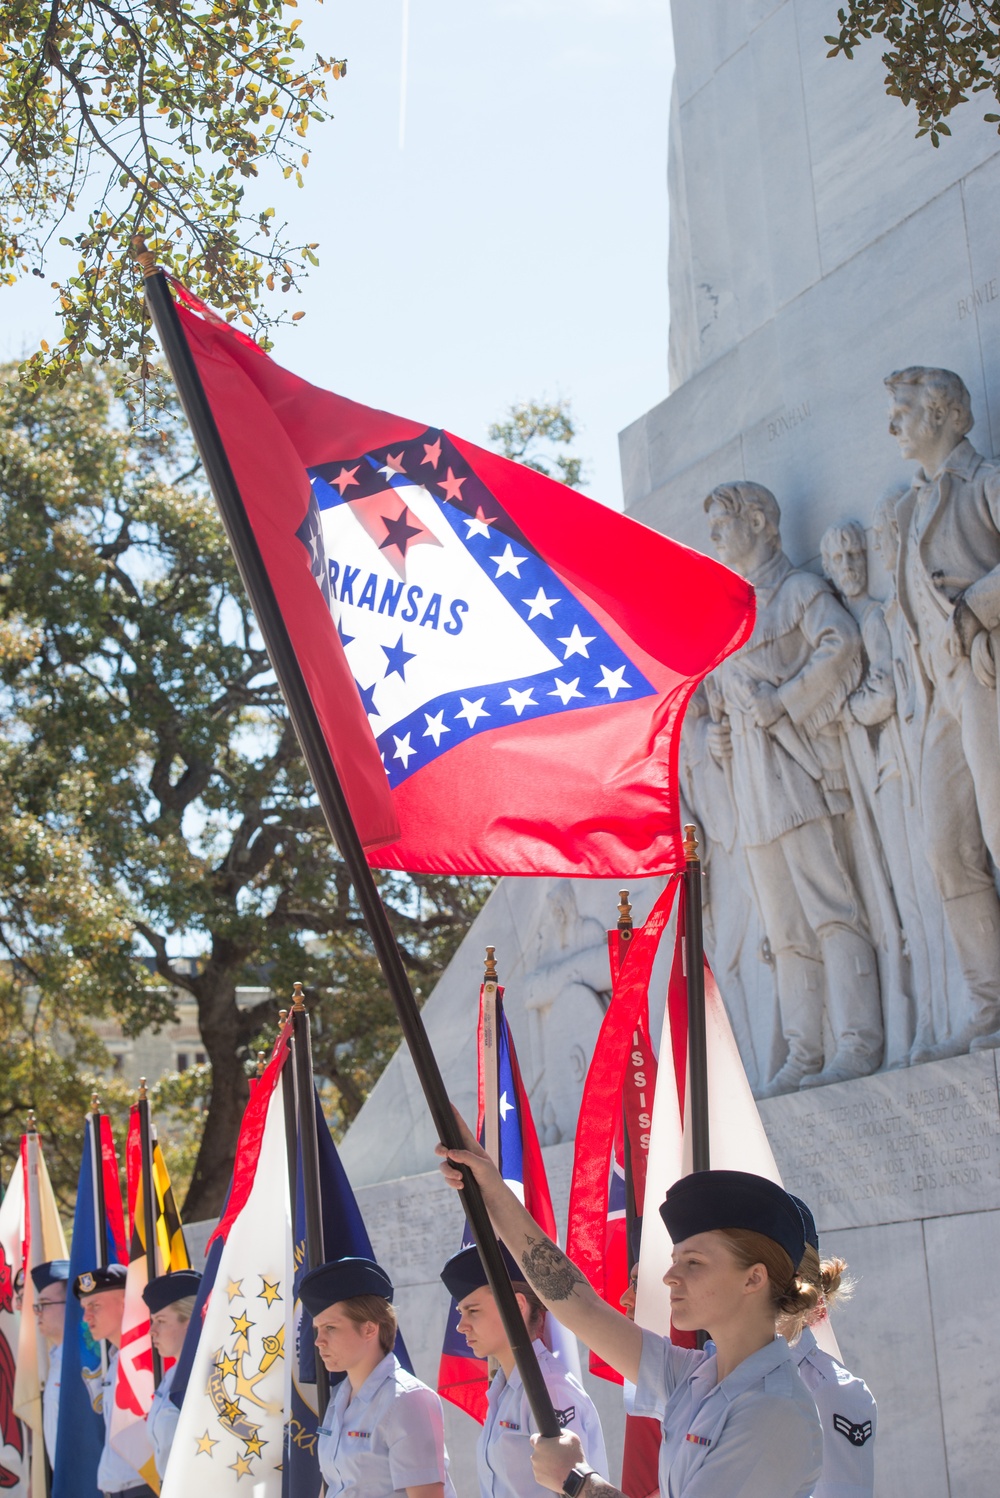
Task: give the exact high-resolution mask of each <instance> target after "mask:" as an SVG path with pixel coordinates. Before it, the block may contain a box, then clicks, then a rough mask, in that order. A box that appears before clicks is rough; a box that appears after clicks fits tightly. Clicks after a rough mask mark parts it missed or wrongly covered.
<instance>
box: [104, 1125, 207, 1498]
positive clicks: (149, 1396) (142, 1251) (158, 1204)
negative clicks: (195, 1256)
mask: <svg viewBox="0 0 1000 1498" xmlns="http://www.w3.org/2000/svg"><path fill="white" fill-rule="evenodd" d="M139 1109H140V1105H139V1104H133V1106H132V1109H131V1112H130V1115H129V1128H128V1135H127V1138H126V1142H125V1167H126V1181H127V1188H128V1212H129V1244H130V1249H129V1264H128V1276H127V1278H126V1281H125V1313H124V1316H123V1318H122V1340H121V1346H120V1348H119V1350H118V1378H117V1380H116V1382H115V1408H114V1411H113V1412H112V1416H111V1444H112V1446H113V1447H114V1449H115V1450H116V1451H117V1452H118V1454H119V1456H122V1457H124V1458H125V1460H126V1461H127V1462H128V1464H129V1466H130V1467H132V1468H134V1470H135V1471H136V1472H138V1473H139V1474H140V1476H141V1477H142V1478H143V1480H144V1481H145V1482H147V1483H148V1484H149V1486H150V1487H151V1488H153V1489H154V1491H155V1492H157V1493H158V1492H159V1491H160V1479H159V1476H158V1474H157V1471H156V1461H155V1459H154V1456H153V1445H152V1442H151V1441H150V1439H149V1435H148V1433H147V1428H146V1416H147V1415H148V1413H149V1410H150V1406H151V1405H152V1403H153V1394H154V1393H155V1389H154V1379H153V1344H152V1341H151V1340H150V1320H149V1307H148V1306H147V1305H146V1302H145V1301H144V1300H143V1298H142V1292H143V1290H144V1289H145V1288H146V1286H147V1284H148V1283H149V1273H148V1256H147V1251H146V1203H145V1183H144V1181H143V1168H142V1129H141V1124H140V1117H139ZM149 1173H150V1175H151V1177H152V1183H153V1197H154V1200H153V1234H154V1242H155V1245H156V1272H157V1274H169V1273H172V1272H173V1271H174V1270H177V1269H190V1267H191V1261H190V1260H189V1258H188V1253H187V1245H186V1244H185V1242H184V1231H183V1228H182V1226H181V1219H180V1214H179V1212H178V1210H177V1205H176V1203H175V1201H174V1193H173V1189H172V1187H171V1185H170V1176H169V1174H168V1172H167V1167H166V1162H165V1160H164V1158H163V1154H162V1151H161V1150H160V1146H159V1144H157V1143H154V1144H153V1146H152V1149H151V1159H150V1162H149Z"/></svg>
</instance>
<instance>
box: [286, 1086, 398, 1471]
mask: <svg viewBox="0 0 1000 1498" xmlns="http://www.w3.org/2000/svg"><path fill="white" fill-rule="evenodd" d="M314 1104H315V1108H316V1137H317V1142H318V1145H319V1149H318V1154H319V1184H320V1199H321V1202H322V1210H323V1254H324V1257H325V1259H326V1260H327V1262H329V1261H330V1260H331V1259H344V1258H358V1259H373V1258H374V1257H375V1255H374V1253H373V1252H372V1245H371V1239H370V1238H369V1236H368V1229H367V1228H366V1227H365V1224H364V1219H363V1218H362V1216H361V1211H360V1208H359V1207H358V1204H357V1202H356V1201H355V1199H354V1192H353V1191H352V1190H351V1183H350V1181H349V1180H348V1179H347V1172H346V1171H345V1170H344V1167H343V1165H342V1164H341V1163H340V1156H339V1155H338V1154H337V1146H336V1145H335V1144H334V1142H333V1139H332V1138H331V1137H330V1130H329V1128H328V1127H327V1122H326V1119H325V1118H324V1117H323V1110H322V1108H321V1107H320V1102H319V1097H318V1096H316V1095H315V1094H314ZM294 1261H295V1296H296V1338H295V1341H296V1349H295V1356H294V1357H293V1359H292V1408H291V1413H290V1418H289V1420H288V1424H287V1426H286V1427H285V1438H286V1439H285V1447H286V1449H285V1462H284V1467H283V1469H282V1488H281V1490H282V1494H283V1495H284V1498H291V1495H292V1494H294V1495H295V1498H319V1491H320V1487H321V1485H322V1481H323V1478H322V1475H321V1473H320V1470H319V1460H318V1457H317V1455H316V1427H317V1426H318V1424H319V1418H318V1414H317V1409H316V1404H317V1400H316V1372H315V1367H316V1365H315V1350H314V1347H315V1339H314V1337H313V1326H312V1317H311V1316H310V1315H309V1313H308V1312H307V1311H305V1310H304V1309H302V1307H300V1306H299V1305H298V1293H299V1284H300V1282H301V1280H302V1278H303V1275H304V1274H305V1272H306V1218H305V1202H304V1192H303V1182H302V1149H301V1140H300V1142H299V1148H298V1170H297V1174H296V1184H295V1243H294ZM395 1352H396V1356H397V1358H398V1359H399V1361H400V1362H401V1363H402V1365H403V1367H404V1368H405V1369H407V1371H408V1372H410V1373H412V1372H413V1365H412V1363H411V1362H410V1357H409V1354H408V1353H407V1351H406V1346H405V1344H404V1342H403V1338H402V1335H401V1334H397V1337H396V1347H395ZM344 1377H345V1375H344V1374H343V1373H331V1374H330V1375H329V1378H330V1384H331V1387H332V1386H333V1385H335V1384H337V1383H339V1382H340V1380H341V1379H342V1378H344Z"/></svg>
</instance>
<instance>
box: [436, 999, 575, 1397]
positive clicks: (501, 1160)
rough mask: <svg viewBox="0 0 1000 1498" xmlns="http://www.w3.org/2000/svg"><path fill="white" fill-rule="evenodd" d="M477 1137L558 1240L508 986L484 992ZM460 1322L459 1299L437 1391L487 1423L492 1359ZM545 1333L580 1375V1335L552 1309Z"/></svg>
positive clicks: (468, 1240)
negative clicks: (506, 1008) (474, 1349)
mask: <svg viewBox="0 0 1000 1498" xmlns="http://www.w3.org/2000/svg"><path fill="white" fill-rule="evenodd" d="M487 987H489V988H490V992H489V993H487ZM494 996H495V1007H494V1006H493V1002H492V1001H493V999H494ZM491 1073H492V1075H491ZM477 1137H478V1138H479V1140H480V1142H481V1143H482V1144H483V1145H484V1146H485V1147H486V1148H487V1149H489V1150H490V1152H491V1153H493V1152H494V1151H495V1153H496V1161H497V1165H498V1166H499V1168H500V1173H501V1175H502V1176H503V1178H504V1180H505V1181H506V1182H507V1185H508V1186H510V1187H511V1189H512V1190H513V1191H514V1192H516V1194H517V1195H518V1196H519V1197H520V1199H521V1201H523V1203H524V1205H525V1206H526V1207H527V1209H528V1211H529V1212H530V1213H531V1215H532V1217H533V1218H534V1219H535V1221H536V1222H537V1223H538V1225H539V1227H540V1228H541V1229H542V1231H543V1232H545V1233H547V1234H548V1235H549V1237H550V1238H552V1240H553V1241H555V1240H556V1219H555V1213H554V1212H553V1210H552V1198H551V1196H550V1195H549V1183H548V1180H547V1178H546V1175H545V1164H544V1161H543V1160H542V1150H541V1146H540V1145H539V1143H538V1135H537V1133H536V1132H535V1123H534V1119H533V1118H532V1116H531V1107H530V1105H529V1103H528V1094H527V1092H526V1091H525V1087H524V1081H523V1079H522V1077H521V1068H520V1066H519V1064H518V1060H517V1052H516V1051H515V1049H514V1038H513V1036H512V1035H511V1032H510V1025H509V1023H508V1021H507V1016H506V1015H505V1014H504V1012H503V989H502V988H500V987H497V986H495V985H485V984H484V985H483V988H482V989H481V991H480V999H479V1119H478V1126H477ZM491 1146H492V1148H491ZM472 1241H473V1240H472V1237H471V1236H470V1235H469V1233H468V1231H466V1234H465V1236H464V1237H463V1239H462V1242H461V1244H460V1247H461V1248H469V1247H471V1245H472ZM458 1322H459V1313H458V1307H457V1305H456V1304H455V1301H454V1300H452V1302H451V1305H450V1306H449V1308H448V1322H447V1326H446V1328H445V1334H444V1345H443V1347H442V1349H441V1362H440V1364H439V1366H438V1393H439V1394H440V1395H441V1396H442V1397H443V1398H444V1399H450V1400H451V1402H452V1404H457V1405H458V1406H459V1407H460V1408H461V1409H463V1410H465V1411H466V1412H467V1413H468V1414H470V1415H472V1416H473V1418H474V1419H476V1420H478V1421H479V1422H480V1424H482V1423H483V1421H484V1420H485V1419H486V1389H487V1385H488V1379H489V1373H488V1367H487V1363H486V1360H485V1359H484V1358H477V1357H474V1356H473V1354H472V1353H471V1352H470V1350H469V1344H468V1343H467V1342H466V1340H465V1338H464V1337H463V1336H462V1335H461V1333H460V1332H459V1330H458ZM544 1338H545V1342H546V1344H547V1345H548V1347H549V1349H550V1351H552V1352H553V1353H555V1355H556V1356H557V1357H559V1358H561V1359H562V1361H563V1362H564V1363H565V1364H566V1366H567V1367H568V1368H569V1370H570V1372H571V1373H575V1374H576V1375H577V1377H579V1376H580V1360H579V1351H578V1348H577V1343H576V1338H575V1337H572V1336H571V1335H570V1334H569V1333H568V1332H567V1331H566V1330H565V1328H563V1327H561V1326H560V1325H559V1323H558V1322H557V1321H555V1320H554V1318H553V1317H551V1316H547V1317H546V1321H545V1333H544Z"/></svg>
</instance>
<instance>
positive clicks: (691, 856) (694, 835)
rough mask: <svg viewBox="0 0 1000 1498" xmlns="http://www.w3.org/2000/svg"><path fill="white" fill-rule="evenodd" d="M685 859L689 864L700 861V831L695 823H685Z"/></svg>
mask: <svg viewBox="0 0 1000 1498" xmlns="http://www.w3.org/2000/svg"><path fill="white" fill-rule="evenodd" d="M684 857H685V858H686V859H687V861H688V863H696V862H697V861H698V829H697V827H696V826H695V825H694V823H693V822H685V823H684Z"/></svg>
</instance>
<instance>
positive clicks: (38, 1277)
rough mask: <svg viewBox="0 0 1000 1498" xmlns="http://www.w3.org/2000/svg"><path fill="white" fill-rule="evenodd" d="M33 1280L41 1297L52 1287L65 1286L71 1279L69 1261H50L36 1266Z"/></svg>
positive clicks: (33, 1271)
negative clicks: (43, 1292) (44, 1291)
mask: <svg viewBox="0 0 1000 1498" xmlns="http://www.w3.org/2000/svg"><path fill="white" fill-rule="evenodd" d="M31 1278H32V1280H33V1281H34V1286H35V1289H36V1290H37V1291H38V1293H39V1295H40V1294H41V1293H42V1291H43V1290H47V1289H48V1288H49V1286H50V1285H59V1284H65V1283H66V1282H67V1281H68V1279H69V1260H68V1259H49V1261H48V1262H47V1263H46V1264H36V1265H35V1267H34V1269H33V1270H32V1271H31Z"/></svg>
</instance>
